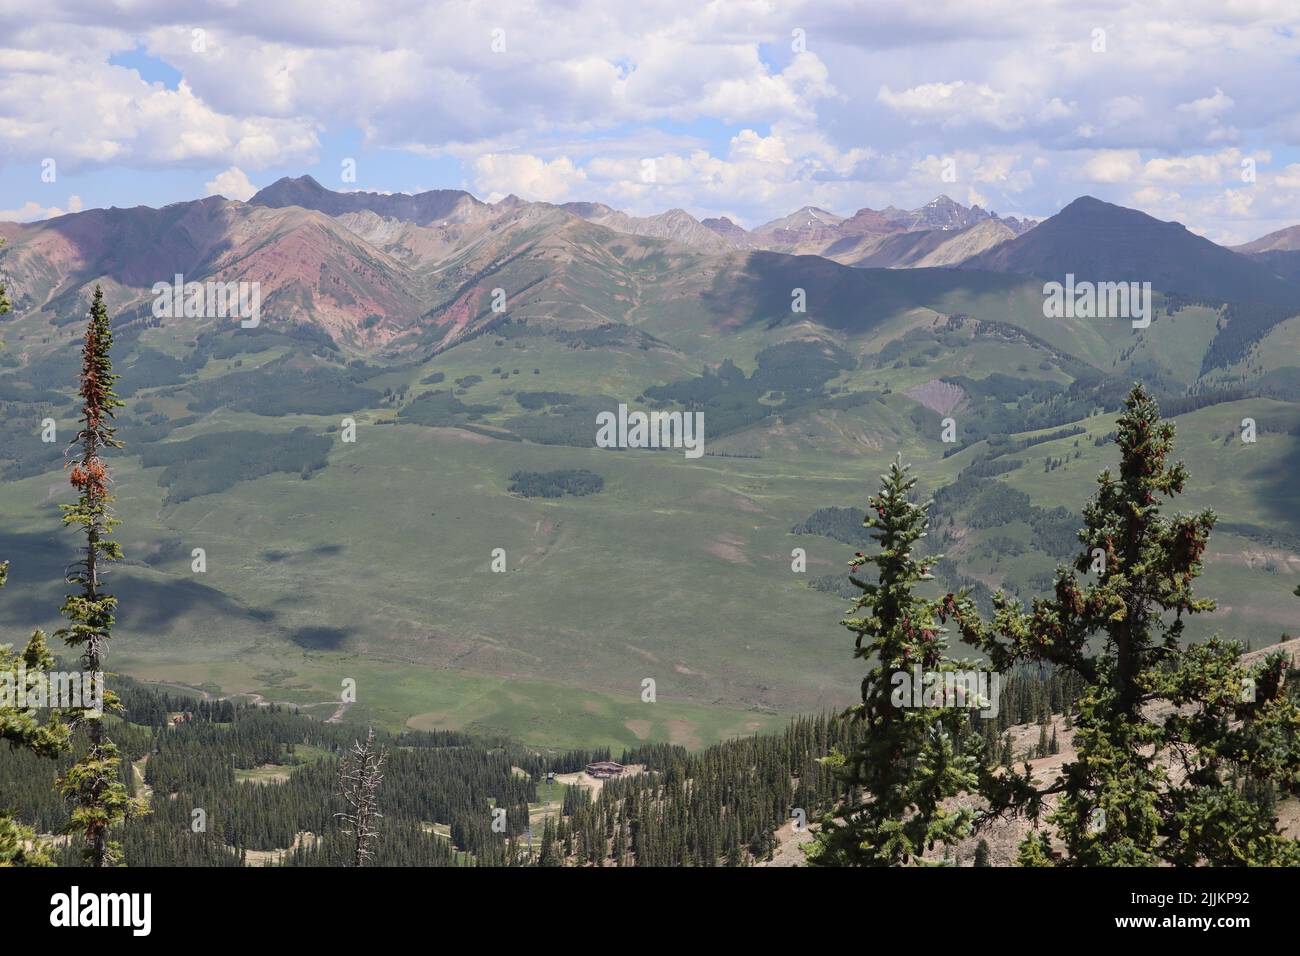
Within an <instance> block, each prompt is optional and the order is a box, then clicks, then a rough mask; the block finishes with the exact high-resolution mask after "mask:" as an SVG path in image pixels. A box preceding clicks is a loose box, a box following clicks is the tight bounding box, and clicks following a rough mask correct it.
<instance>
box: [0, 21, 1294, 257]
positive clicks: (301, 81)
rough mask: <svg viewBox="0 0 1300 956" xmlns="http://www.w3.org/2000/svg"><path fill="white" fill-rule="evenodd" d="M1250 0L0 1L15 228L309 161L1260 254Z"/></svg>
mask: <svg viewBox="0 0 1300 956" xmlns="http://www.w3.org/2000/svg"><path fill="white" fill-rule="evenodd" d="M1225 6H1227V5H1224V4H1222V3H1218V2H1203V0H1184V2H1178V3H1175V2H1173V0H1150V2H1147V3H1133V2H1110V0H1075V2H1069V3H1066V2H1064V0H1062V2H1053V0H1039V2H1025V0H1018V2H1012V0H936V2H935V3H932V4H928V5H926V6H925V9H924V10H921V9H919V7H918V5H916V4H914V3H911V2H906V3H905V2H901V0H876V2H873V3H871V4H870V5H864V4H862V3H860V2H842V0H819V2H814V3H799V2H787V3H782V2H758V0H731V2H728V3H725V4H724V3H712V4H709V3H705V4H701V3H700V2H698V0H689V2H688V0H646V2H644V3H638V4H635V5H613V4H609V3H595V2H588V0H562V2H546V0H529V2H516V0H499V2H494V3H492V4H482V3H455V4H439V3H424V2H416V0H381V2H374V3H368V4H364V5H332V4H322V3H319V2H306V0H282V2H278V3H273V4H268V3H265V2H261V3H249V2H244V0H227V2H223V3H220V4H214V3H200V2H190V0H136V2H133V3H131V4H127V5H116V6H105V5H103V4H102V3H94V2H88V0H52V3H51V4H50V5H49V6H48V8H47V10H46V11H45V12H44V14H43V16H42V17H41V18H40V19H39V20H32V19H29V18H28V17H27V16H26V15H25V14H24V13H23V11H22V10H20V9H18V8H17V7H16V6H13V5H10V3H9V2H8V0H0V36H3V37H4V40H3V41H0V90H3V91H4V92H3V93H2V94H0V219H21V220H33V219H39V218H44V217H47V216H50V215H58V214H61V213H64V212H68V211H75V210H79V209H85V208H90V207H94V206H110V205H117V206H129V205H136V204H148V205H154V206H157V205H164V204H167V203H170V202H177V201H182V200H188V199H194V198H198V197H201V196H204V195H208V194H215V193H220V194H222V195H225V196H227V197H228V198H233V199H246V198H248V196H250V195H251V194H252V192H253V191H254V190H256V189H257V188H260V187H261V186H264V185H266V184H268V183H270V182H272V181H274V180H275V179H277V178H278V177H280V176H285V175H289V176H297V175H301V174H303V173H310V174H311V175H313V176H315V177H316V178H317V179H318V180H320V181H321V182H322V183H323V184H325V185H326V186H329V187H331V188H337V189H355V188H363V189H374V190H380V191H406V192H411V191H416V190H421V189H433V188H448V187H455V188H465V189H469V190H471V191H472V192H474V193H475V194H476V195H479V196H480V197H482V198H485V199H495V198H500V197H502V196H504V195H506V194H508V193H515V194H518V195H520V196H523V197H524V198H526V199H535V200H547V201H556V202H561V201H566V200H576V199H586V200H595V201H602V202H606V203H609V204H610V205H613V206H616V207H618V208H622V209H626V210H628V211H629V212H633V213H637V214H649V213H654V212H658V211H662V210H664V209H668V208H671V207H681V208H685V209H687V210H688V211H690V212H692V213H693V214H695V215H697V216H700V217H703V216H706V215H729V216H731V217H732V218H733V219H735V220H737V221H738V222H740V223H742V224H743V225H746V226H751V227H752V226H755V225H758V224H759V223H761V222H764V221H766V220H768V219H771V218H776V217H778V216H782V215H785V214H787V213H789V212H791V211H793V210H795V209H797V208H799V207H800V206H803V205H816V206H821V207H823V208H827V209H830V210H832V211H834V212H838V213H841V214H844V215H848V214H851V213H853V212H854V211H855V210H857V209H859V208H862V207H864V206H870V207H872V208H881V207H883V206H885V205H889V204H893V205H898V206H909V207H910V206H916V205H920V204H922V203H924V202H926V201H928V200H929V199H931V198H933V197H934V196H935V195H938V194H940V193H946V194H948V195H951V196H952V197H953V198H955V199H957V200H959V201H961V202H965V203H968V204H970V203H976V202H978V203H980V204H981V205H983V206H985V207H986V208H991V209H994V210H996V211H998V212H1000V213H1002V214H1004V215H1005V214H1016V215H1030V216H1035V217H1042V216H1047V215H1051V214H1052V213H1053V212H1054V211H1055V210H1056V209H1058V208H1060V207H1061V206H1062V205H1064V204H1065V203H1067V202H1069V201H1070V200H1071V199H1073V198H1075V197H1076V196H1079V195H1082V194H1090V195H1095V196H1098V197H1100V198H1103V199H1107V200H1110V201H1113V202H1119V203H1122V204H1125V205H1129V206H1134V207H1137V208H1141V209H1143V210H1145V211H1147V212H1150V213H1151V214H1153V215H1156V216H1159V217H1160V218H1164V219H1177V220H1179V221H1182V222H1184V223H1186V224H1187V225H1188V226H1189V227H1191V228H1193V229H1195V230H1197V231H1199V232H1202V233H1204V234H1206V235H1208V236H1210V237H1211V238H1214V239H1216V240H1219V241H1224V242H1240V241H1246V240H1248V239H1252V238H1255V237H1256V236H1258V235H1261V234H1263V233H1265V232H1269V231H1272V230H1273V229H1277V228H1281V227H1283V226H1289V225H1293V224H1295V223H1297V222H1300V82H1297V80H1298V79H1300V76H1297V71H1298V70H1300V29H1298V28H1300V4H1296V3H1294V2H1293V0H1288V2H1274V0H1240V2H1237V3H1234V4H1232V5H1230V6H1227V9H1221V8H1224V7H1225ZM48 160H53V161H54V167H53V168H54V172H55V175H54V176H53V181H48V180H49V179H50V178H51V177H50V174H49V170H50V165H49V163H48V162H47V161H48ZM345 161H353V162H355V166H356V170H357V177H356V181H355V182H347V181H344V180H343V179H341V176H340V171H341V169H342V168H343V164H344V162H345Z"/></svg>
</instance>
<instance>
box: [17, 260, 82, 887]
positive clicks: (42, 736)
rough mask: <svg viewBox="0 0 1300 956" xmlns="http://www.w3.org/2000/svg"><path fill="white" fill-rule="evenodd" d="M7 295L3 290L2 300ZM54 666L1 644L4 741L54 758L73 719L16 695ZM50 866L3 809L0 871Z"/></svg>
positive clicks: (41, 652)
mask: <svg viewBox="0 0 1300 956" xmlns="http://www.w3.org/2000/svg"><path fill="white" fill-rule="evenodd" d="M3 291H4V287H3V286H0V295H2V294H3ZM0 304H3V300H2V299H0ZM8 576H9V562H8V561H5V562H4V563H3V564H0V587H4V585H5V582H6V580H7V579H8ZM53 666H54V657H53V655H51V654H50V652H49V649H48V648H47V647H46V644H45V635H44V634H43V633H42V632H41V631H34V632H33V633H32V636H31V638H30V639H29V640H28V642H27V646H26V647H25V648H24V649H23V651H22V653H21V654H16V653H14V652H13V651H12V650H11V649H10V647H9V645H0V741H4V742H6V743H8V744H9V745H10V746H11V747H18V748H21V749H23V750H27V751H30V752H31V753H34V754H37V755H38V756H42V757H51V758H53V757H57V756H59V755H60V754H62V753H64V752H65V751H66V750H67V749H68V746H69V743H68V739H69V727H68V724H67V723H66V722H65V719H66V718H67V717H68V716H69V714H68V713H67V712H65V711H64V710H62V709H61V708H53V709H52V710H51V712H50V717H49V719H48V720H46V721H44V722H41V721H38V720H37V719H36V710H35V708H32V707H27V706H24V707H19V706H18V704H19V700H18V696H17V695H18V692H19V691H20V690H28V689H33V688H34V687H35V685H36V682H37V681H41V680H43V679H44V675H45V674H48V673H49V671H50V669H51V668H52V667H53ZM51 703H52V702H51ZM49 865H51V861H50V858H49V855H48V854H47V853H46V852H45V850H44V849H43V848H42V847H40V846H39V845H37V843H36V834H35V833H34V832H33V831H32V829H31V828H30V827H25V826H23V825H21V824H20V823H18V822H17V821H15V820H14V819H13V818H12V817H10V816H9V814H8V813H6V812H5V808H4V807H3V806H0V867H5V866H49Z"/></svg>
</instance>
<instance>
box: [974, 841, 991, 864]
mask: <svg viewBox="0 0 1300 956" xmlns="http://www.w3.org/2000/svg"><path fill="white" fill-rule="evenodd" d="M990 865H991V864H990V863H989V844H988V841H987V840H984V839H981V840H980V842H979V843H977V844H975V866H990Z"/></svg>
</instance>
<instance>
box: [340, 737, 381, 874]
mask: <svg viewBox="0 0 1300 956" xmlns="http://www.w3.org/2000/svg"><path fill="white" fill-rule="evenodd" d="M387 757H388V751H387V750H385V749H384V748H383V747H376V746H375V730H374V728H373V727H371V728H370V729H369V732H368V733H367V734H366V742H365V743H364V744H363V743H359V742H357V743H353V745H352V749H351V750H350V751H349V752H348V753H346V754H344V756H343V759H342V760H341V761H339V793H340V794H341V795H342V796H343V800H344V802H345V803H347V805H348V809H347V810H344V811H343V812H341V813H336V814H334V815H335V816H336V817H338V818H340V819H341V820H342V821H343V824H344V829H343V832H344V833H346V834H348V835H350V836H351V837H352V838H353V850H352V865H353V866H365V864H366V861H367V860H368V859H369V858H370V855H371V852H372V850H371V841H372V839H373V838H374V835H375V832H376V830H377V829H378V821H379V819H380V818H381V817H383V814H382V813H380V812H379V809H378V807H379V801H378V799H377V794H378V791H379V784H380V783H381V782H383V779H384V773H383V769H384V760H385V759H386V758H387Z"/></svg>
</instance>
